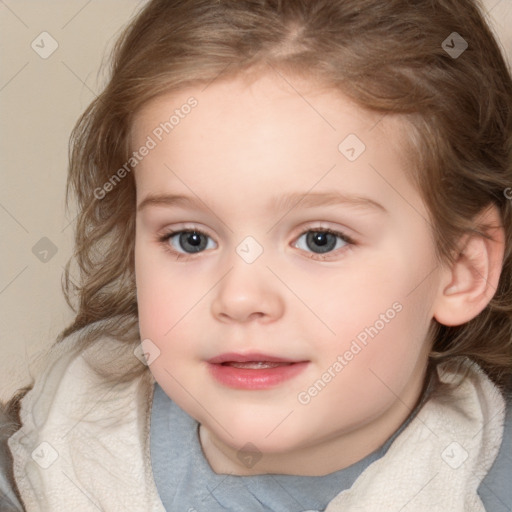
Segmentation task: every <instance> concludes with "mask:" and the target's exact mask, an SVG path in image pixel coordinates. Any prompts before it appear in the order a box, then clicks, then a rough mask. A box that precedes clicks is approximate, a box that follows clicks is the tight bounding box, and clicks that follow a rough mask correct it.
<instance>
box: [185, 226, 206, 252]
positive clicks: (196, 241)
mask: <svg viewBox="0 0 512 512" xmlns="http://www.w3.org/2000/svg"><path fill="white" fill-rule="evenodd" d="M206 244H207V242H206V241H205V240H203V238H202V235H201V234H200V233H197V232H195V231H185V232H183V233H181V234H180V245H181V247H182V248H183V249H184V250H185V251H187V252H199V251H201V250H203V249H204V248H205V247H206Z"/></svg>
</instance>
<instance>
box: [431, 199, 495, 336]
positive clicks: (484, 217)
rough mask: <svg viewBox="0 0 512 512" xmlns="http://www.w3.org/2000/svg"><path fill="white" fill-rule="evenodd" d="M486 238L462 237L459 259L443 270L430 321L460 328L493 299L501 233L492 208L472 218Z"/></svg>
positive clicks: (471, 235) (476, 236)
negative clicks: (444, 273)
mask: <svg viewBox="0 0 512 512" xmlns="http://www.w3.org/2000/svg"><path fill="white" fill-rule="evenodd" d="M476 225H477V226H479V228H480V229H481V230H482V232H483V233H485V234H486V235H487V236H482V235H479V234H469V235H465V236H464V237H462V239H461V243H460V245H459V256H458V258H457V259H456V260H455V262H454V263H453V264H452V266H451V268H447V269H446V278H445V279H444V281H443V282H442V283H441V286H440V290H439V297H438V299H437V301H436V305H435V311H434V318H435V319H436V320H437V321H438V322H439V323H441V324H443V325H447V326H455V325H462V324H464V323H466V322H468V321H469V320H471V319H472V318H474V317H476V316H477V315H478V314H479V313H480V312H481V311H483V310H484V309H485V307H486V306H487V304H488V303H489V301H490V300H491V299H492V297H493V296H494V294H495V292H496V289H497V287H498V282H499V278H500V274H501V269H502V264H503V255H504V251H505V233H504V230H503V227H502V226H501V220H500V215H499V211H498V209H497V208H496V206H494V205H493V206H491V207H489V208H488V209H487V210H486V211H485V212H484V213H483V214H481V215H480V216H479V217H478V218H477V219H476Z"/></svg>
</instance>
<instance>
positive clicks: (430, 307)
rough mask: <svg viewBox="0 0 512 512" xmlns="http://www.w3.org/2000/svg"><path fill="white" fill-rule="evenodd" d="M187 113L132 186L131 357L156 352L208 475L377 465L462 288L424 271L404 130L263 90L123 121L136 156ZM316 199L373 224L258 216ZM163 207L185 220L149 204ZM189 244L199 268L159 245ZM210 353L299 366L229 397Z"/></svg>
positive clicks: (157, 104) (319, 92)
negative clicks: (245, 244) (313, 237)
mask: <svg viewBox="0 0 512 512" xmlns="http://www.w3.org/2000/svg"><path fill="white" fill-rule="evenodd" d="M292 82H293V88H292V87H291V86H290V85H289V84H290V83H292ZM299 93H300V94H299ZM190 96H194V97H195V98H196V99H197V101H198V105H197V107H195V108H194V109H193V110H192V111H191V113H190V114H188V115H187V116H185V117H184V118H183V119H181V120H180V123H179V125H177V126H175V128H174V129H173V130H172V132H170V133H169V134H167V135H166V136H165V137H164V138H163V139H162V141H159V142H158V144H157V145H156V147H155V148H154V149H152V150H151V151H150V152H149V154H148V155H147V156H146V157H144V159H143V160H142V161H141V162H140V163H139V164H138V165H137V168H136V170H135V180H136V188H137V204H138V205H139V206H140V205H142V203H143V202H145V206H143V207H142V208H139V210H138V212H137V224H136V242H135V261H136V283H137V297H138V304H139V319H140V330H141V339H149V340H151V343H152V346H153V347H157V352H158V357H156V359H155V360H154V361H153V362H152V363H151V364H150V367H149V368H150V371H151V372H152V374H153V375H154V377H155V379H156V381H157V382H158V383H159V384H160V386H161V387H162V388H163V389H164V391H165V392H166V393H167V394H168V396H169V397H171V399H172V400H174V401H175V402H176V403H177V404H178V405H179V406H180V407H181V408H183V409H184V410H185V411H186V412H187V413H188V414H189V415H191V416H192V417H194V418H195V419H196V420H197V421H198V422H199V423H200V430H199V439H200V442H201V446H202V449H203V452H204V454H205V456H206V458H207V460H208V462H209V464H210V466H211V467H212V469H213V470H214V471H215V472H217V473H231V474H238V475H248V474H263V473H283V474H297V475H324V474H328V473H331V472H333V471H336V470H338V469H342V468H344V467H347V466H349V465H350V464H352V463H354V462H356V461H358V460H360V459H362V458H363V457H365V456H366V455H368V454H369V453H371V452H372V451H374V450H375V449H377V448H378V447H380V446H381V445H382V444H383V443H384V442H385V441H386V440H387V439H388V438H389V437H390V436H391V435H392V434H393V432H395V431H396V429H397V428H398V427H399V426H400V425H401V423H402V422H403V421H404V420H405V419H406V418H407V416H408V415H409V414H410V412H411V410H412V409H413V408H414V406H415V404H416V403H417V401H418V398H419V397H420V394H421V391H422V387H423V384H424V377H425V370H426V365H427V358H428V353H429V350H430V340H429V339H428V336H427V332H428V329H429V326H430V325H431V323H432V321H433V319H434V318H435V317H436V316H437V315H440V316H442V315H443V314H444V315H445V316H444V317H443V320H444V321H445V322H446V323H450V321H451V322H452V323H454V324H456V323H460V322H461V321H462V320H464V318H462V316H464V315H462V316H461V317H460V318H459V317H457V313H458V312H460V311H461V310H462V309H463V308H464V304H463V303H462V302H463V300H462V297H465V296H463V293H462V289H461V285H464V282H462V283H457V286H455V284H454V281H453V279H454V276H456V275H455V273H454V272H453V271H452V269H446V268H445V267H444V266H442V265H440V263H439V262H438V261H437V260H436V256H435V247H434V241H433V238H432V227H431V225H430V224H429V222H428V220H427V219H428V214H427V209H426V206H425V205H424V204H423V202H422V200H421V198H420V195H419V193H418V191H417V190H415V188H414V186H413V184H412V182H411V181H410V180H409V179H408V177H407V172H408V168H409V165H410V164H409V163H408V162H407V158H406V156H407V155H406V154H405V149H404V148H405V144H404V137H403V128H404V125H403V124H402V121H400V120H399V119H397V118H394V117H393V116H386V117H385V118H384V119H382V117H381V116H380V115H376V114H374V113H368V112H367V111H365V110H363V109H362V108H361V107H358V106H356V105H354V104H353V103H352V102H350V101H349V100H348V99H347V98H345V97H344V96H343V95H342V94H340V93H339V92H338V91H332V90H327V89H325V88H320V87H319V86H318V85H315V84H313V83H307V82H304V81H301V80H299V79H296V78H294V79H291V78H288V79H286V80H285V79H284V78H283V77H281V76H279V75H277V74H272V73H269V74H267V75H262V76H261V77H259V79H258V80H256V81H255V82H253V83H246V82H244V81H242V80H240V79H237V78H234V79H230V80H224V81H216V82H214V83H212V84H210V85H209V86H208V87H206V88H204V86H202V87H197V88H188V89H186V90H183V91H179V92H174V93H172V94H167V95H164V96H161V97H159V98H157V99H156V100H154V101H152V102H151V103H149V104H147V105H146V106H145V107H144V108H143V109H142V110H141V111H140V112H139V113H138V115H137V116H136V119H135V122H134V124H133V130H132V144H133V147H134V148H138V147H140V146H141V145H143V144H144V142H145V141H146V140H147V137H148V135H151V133H152V131H153V130H154V128H155V127H156V126H158V125H159V123H161V122H162V121H164V120H165V119H168V117H169V113H172V111H173V110H174V109H176V108H179V107H180V105H183V104H184V103H186V101H187V99H188V98H189V97H190ZM349 134H356V135H357V137H358V138H359V139H360V140H361V141H363V142H364V144H365V145H366V150H365V151H364V152H363V153H362V154H361V155H360V156H359V157H358V158H357V159H356V160H355V161H353V162H351V161H349V160H348V159H347V158H346V157H345V156H344V155H343V154H342V153H341V152H340V151H339V150H338V146H339V144H340V143H341V142H342V141H343V140H344V139H345V137H347V135H349ZM322 192H329V193H332V192H338V193H340V194H344V195H349V196H364V197H365V198H369V199H371V200H372V201H374V202H376V203H378V204H379V205H380V207H362V206H360V205H359V206H355V205H354V204H349V203H342V204H338V205H326V204H319V205H318V206H315V207H308V208H307V207H305V201H302V202H299V203H298V204H296V203H297V201H295V203H292V204H291V205H289V206H288V207H287V208H285V209H283V210H282V211H277V210H275V209H273V205H272V200H273V198H274V197H278V198H279V197H282V196H283V195H285V194H288V193H298V194H300V195H301V196H302V197H304V196H305V197H310V196H312V195H313V194H314V193H322ZM162 194H164V195H165V194H169V195H170V194H182V195H186V196H190V197H191V198H192V199H194V200H196V201H198V204H197V205H196V206H194V205H179V204H170V203H158V204H157V203H155V202H153V203H151V202H148V201H147V199H148V198H149V197H150V196H156V195H162ZM294 205H295V206H294ZM190 228H195V229H197V230H199V231H201V232H203V233H205V238H204V240H205V241H208V242H207V246H206V248H205V250H204V251H202V252H199V253H196V254H192V255H190V254H187V253H186V252H185V251H186V248H183V246H180V244H179V238H178V237H174V238H173V239H168V240H162V237H163V236H164V235H165V234H168V233H169V232H170V231H171V230H172V231H179V230H183V229H190ZM320 228H324V229H325V228H329V229H332V230H335V231H339V232H341V233H343V234H344V235H346V236H348V237H350V238H351V239H353V242H354V243H353V244H352V243H346V242H344V241H343V239H341V238H336V239H335V240H337V244H336V248H335V249H334V250H332V251H331V252H329V253H327V254H325V255H324V256H326V259H323V260H322V259H321V256H322V255H321V254H319V253H318V249H317V247H318V246H316V245H314V244H313V245H311V244H309V245H308V244H307V243H306V236H305V235H303V234H304V233H307V232H308V230H312V231H318V230H319V229H320ZM247 236H251V237H253V238H254V239H255V240H256V241H257V243H258V244H259V245H260V246H261V248H262V249H263V253H262V254H261V255H260V256H259V257H258V258H257V259H256V260H255V261H254V262H253V263H250V264H249V263H247V262H246V261H244V259H242V258H241V257H240V255H239V254H238V253H237V252H236V249H237V246H238V245H239V244H240V243H241V242H242V241H243V240H244V239H245V238H246V237H247ZM315 249H316V250H317V252H315ZM172 251H174V253H173V252H172ZM176 252H181V256H183V257H182V258H180V259H177V257H176ZM495 260H496V261H498V260H499V255H498V256H496V258H495ZM482 271H484V272H485V269H484V270H482ZM457 275H462V276H466V277H467V276H468V273H459V274H457ZM486 275H487V274H486ZM468 279H469V277H468ZM466 284H468V286H473V283H472V282H471V281H468V282H467V283H466ZM447 290H448V291H447ZM452 292H453V294H454V295H456V296H457V297H458V298H459V302H453V300H456V299H453V297H452V296H450V293H452ZM457 294H459V295H457ZM479 297H480V296H479ZM489 298H490V297H489V296H488V294H487V295H485V293H482V294H481V299H478V300H476V299H475V304H476V303H477V304H476V305H475V307H474V308H473V310H471V311H469V309H468V308H469V306H468V305H467V304H466V305H465V306H466V311H467V312H466V313H465V314H466V316H471V315H473V316H474V314H476V313H475V311H476V310H477V309H481V308H483V307H484V305H485V304H484V303H486V302H487V301H488V299H489ZM450 300H451V301H452V302H449V301H450ZM461 301H462V302H461ZM393 304H395V305H396V304H399V305H400V308H401V309H400V312H398V313H396V315H394V318H393V319H391V320H389V322H386V323H385V326H384V328H382V329H381V330H379V332H378V334H377V335H376V336H375V337H374V338H373V339H371V338H370V339H369V341H368V343H367V345H366V346H364V347H363V348H362V350H360V351H359V352H358V353H357V355H355V356H354V357H353V358H352V360H350V361H347V364H346V365H344V368H343V370H342V371H341V372H339V373H335V375H336V376H335V377H333V378H332V379H331V380H330V382H328V383H327V384H326V385H325V387H324V388H323V389H322V390H321V391H320V392H318V393H317V394H316V396H313V397H310V398H311V399H310V401H309V402H308V403H306V404H305V403H301V402H300V401H299V400H298V396H299V394H300V393H301V392H304V391H307V390H308V389H309V388H310V387H311V386H312V384H313V383H314V382H315V381H317V380H318V379H319V378H321V377H322V375H323V374H324V373H325V372H326V371H327V370H328V369H329V368H331V373H332V367H333V363H335V361H337V358H338V356H339V355H343V354H344V353H345V352H346V351H347V350H349V349H350V347H351V343H352V341H353V340H354V339H355V338H356V337H357V336H358V334H360V333H361V332H362V331H364V330H365V328H367V327H369V326H372V325H374V324H375V323H376V321H377V320H379V318H382V317H381V315H382V314H386V311H388V310H389V309H390V308H392V305H393ZM450 307H452V309H450ZM464 321H465V320H464ZM155 350H156V349H155ZM225 352H238V353H244V352H261V353H265V354H270V355H274V356H278V357H283V358H289V359H293V360H301V361H308V364H307V366H306V368H305V369H304V371H302V372H301V373H300V374H299V375H297V376H295V377H294V378H293V379H291V380H288V381H286V382H284V383H282V384H280V385H278V386H276V387H274V388H272V389H266V390H240V389H231V388H229V387H226V386H224V385H222V384H220V383H219V382H217V381H216V380H214V379H213V378H212V376H211V375H210V373H209V371H208V368H207V366H208V365H207V363H206V360H208V359H209V358H211V357H214V356H216V355H219V354H221V353H225ZM247 443H252V445H254V446H255V447H256V449H257V450H258V452H259V455H261V458H260V459H259V460H258V461H257V463H256V464H254V465H253V466H251V467H248V466H247V465H245V464H244V463H243V462H242V460H241V459H240V458H239V457H238V455H239V451H240V450H241V449H244V450H246V449H247V447H246V445H247ZM244 447H245V448H244ZM252 449H254V448H252Z"/></svg>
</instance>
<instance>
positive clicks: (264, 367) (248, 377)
mask: <svg viewBox="0 0 512 512" xmlns="http://www.w3.org/2000/svg"><path fill="white" fill-rule="evenodd" d="M207 363H208V369H209V370H210V373H211V375H212V376H213V377H214V379H215V380H216V381H217V382H219V383H220V384H222V385H224V386H227V387H230V388H235V389H247V390H256V389H267V388H270V387H275V386H278V385H279V384H281V383H283V382H284V381H287V380H289V379H291V378H293V377H295V376H296V375H298V374H299V373H300V372H302V371H303V370H304V369H305V367H306V366H307V364H308V363H309V361H296V360H291V359H286V358H281V357H276V356H271V355H268V354H259V353H251V354H236V353H229V354H221V355H219V356H216V357H213V358H211V359H209V360H208V361H207Z"/></svg>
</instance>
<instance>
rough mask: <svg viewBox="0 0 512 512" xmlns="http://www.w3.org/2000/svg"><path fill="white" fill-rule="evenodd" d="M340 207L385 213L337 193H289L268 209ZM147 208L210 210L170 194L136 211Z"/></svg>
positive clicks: (364, 201) (143, 203) (368, 202)
mask: <svg viewBox="0 0 512 512" xmlns="http://www.w3.org/2000/svg"><path fill="white" fill-rule="evenodd" d="M341 205H347V206H352V207H356V208H360V209H364V210H368V211H375V212H378V211H381V212H384V213H387V210H386V208H384V206H382V205H381V204H380V203H378V202H377V201H374V200H373V199H370V198H368V197H363V196H356V195H347V194H340V193H338V192H307V193H291V194H286V195H283V196H275V197H273V198H271V200H270V205H269V207H270V209H271V210H272V211H274V212H283V211H286V212H288V211H289V210H292V209H293V208H295V207H296V206H298V207H300V208H314V207H318V206H341ZM149 206H168V207H172V206H183V207H187V206H188V207H196V208H197V207H200V208H201V209H205V210H210V208H209V207H208V206H206V204H205V203H204V202H203V201H202V200H201V199H199V198H198V197H197V198H193V197H190V196H184V195H172V194H149V195H148V196H146V197H145V198H144V199H143V200H142V201H141V202H140V204H139V205H138V207H137V210H138V211H141V210H143V209H145V208H147V207H149Z"/></svg>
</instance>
